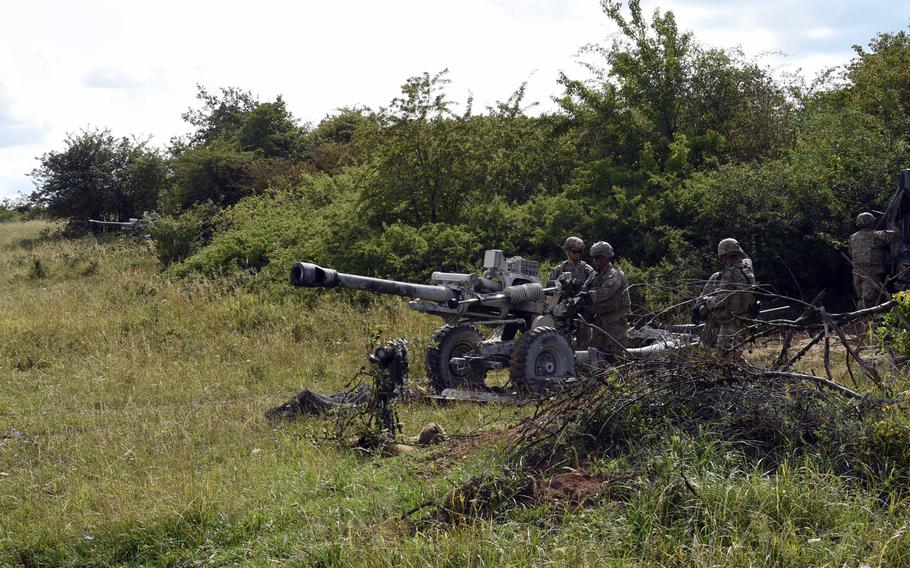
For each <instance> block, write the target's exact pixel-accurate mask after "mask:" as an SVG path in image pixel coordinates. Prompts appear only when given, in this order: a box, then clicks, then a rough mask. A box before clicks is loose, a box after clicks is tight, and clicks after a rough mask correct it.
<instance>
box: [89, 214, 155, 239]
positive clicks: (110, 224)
mask: <svg viewBox="0 0 910 568" xmlns="http://www.w3.org/2000/svg"><path fill="white" fill-rule="evenodd" d="M157 222H158V214H157V213H155V212H154V211H146V212H145V213H144V214H143V215H142V217H141V218H138V219H137V218H136V217H130V218H129V220H128V221H102V220H99V219H89V220H88V226H89V229H91V230H92V232H100V231H103V230H104V229H120V230H121V231H129V232H130V233H132V234H133V235H134V236H137V237H147V236H148V228H149V225H154V224H155V223H157Z"/></svg>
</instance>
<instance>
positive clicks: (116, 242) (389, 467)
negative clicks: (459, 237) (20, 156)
mask: <svg viewBox="0 0 910 568" xmlns="http://www.w3.org/2000/svg"><path fill="white" fill-rule="evenodd" d="M48 231H50V233H48ZM52 234H53V226H50V225H47V224H46V223H41V222H29V223H8V224H3V225H0V273H2V275H3V276H2V278H3V286H2V291H0V385H2V387H0V565H2V566H15V565H25V566H63V565H78V566H124V565H126V566H129V565H133V566H139V565H143V566H190V565H212V566H235V565H250V566H273V565H283V566H295V565H299V566H309V565H323V566H329V565H367V566H385V565H405V566H425V565H437V566H474V565H491V566H502V565H529V564H534V565H554V566H565V565H592V566H593V565H603V564H610V565H618V566H622V565H627V566H634V565H647V564H658V565H677V566H688V565H702V566H741V565H750V564H751V565H778V566H791V565H810V564H812V565H829V566H841V565H844V564H845V563H846V564H847V565H850V566H858V565H859V563H860V562H866V563H869V564H871V565H878V564H882V565H892V566H898V565H906V564H908V563H910V542H908V537H907V536H905V533H906V528H907V525H906V524H905V523H906V522H907V521H906V519H907V508H906V503H905V501H903V500H902V498H900V497H893V498H892V500H891V501H889V500H888V499H887V498H883V497H882V496H881V495H873V494H872V493H871V492H866V491H864V490H862V489H861V488H857V487H855V486H853V485H851V484H850V483H849V482H847V481H845V480H844V479H841V478H838V477H836V476H833V475H831V474H829V473H827V472H826V471H825V470H824V468H823V467H819V466H816V465H815V464H812V463H804V464H798V465H797V466H792V465H791V466H788V465H786V464H785V465H784V466H781V469H777V470H775V471H773V472H770V473H769V472H767V471H763V470H762V469H761V468H750V466H748V465H746V464H745V463H744V462H741V461H740V460H738V459H737V458H736V456H729V455H727V454H725V453H724V450H723V448H722V447H720V446H715V445H712V443H711V442H710V440H693V439H687V438H681V439H677V440H668V441H667V443H666V446H665V448H664V450H662V453H659V455H658V456H657V457H656V458H655V460H654V466H653V468H652V469H651V470H649V471H642V472H640V473H639V477H638V478H637V481H636V485H635V487H636V488H637V489H636V491H635V492H634V498H632V499H629V500H626V501H624V502H613V501H603V502H599V503H597V504H595V505H594V506H591V507H587V508H584V509H581V510H578V511H575V512H570V513H569V514H568V515H565V516H560V517H559V518H560V519H561V520H559V521H554V517H553V515H552V512H553V511H552V510H551V509H552V508H554V507H555V508H558V507H559V505H558V504H551V505H548V506H541V507H537V508H530V509H516V510H515V511H513V512H512V513H510V514H509V515H508V516H506V517H504V518H501V519H497V520H495V521H493V520H488V519H487V520H484V519H479V520H476V521H474V522H472V523H469V524H464V525H459V526H456V527H447V526H433V525H429V526H425V525H411V524H409V523H407V522H403V521H400V520H399V517H400V516H401V515H402V514H403V513H404V512H405V511H408V510H409V509H411V508H412V507H414V506H416V505H417V504H419V503H421V502H423V501H425V500H427V499H436V500H442V499H443V496H444V495H445V494H446V493H447V492H448V491H450V490H451V488H452V487H454V486H456V485H457V484H460V483H462V482H463V481H465V480H466V479H468V478H469V477H470V476H472V475H476V474H479V473H483V472H491V471H497V470H498V467H499V466H498V465H497V464H498V463H499V462H498V458H497V453H496V448H495V446H494V447H491V448H481V449H480V450H479V451H470V452H469V451H466V450H464V451H462V450H458V451H456V450H455V449H453V448H452V447H451V446H448V447H443V448H442V449H441V450H435V449H426V450H420V451H418V452H416V453H414V454H408V455H405V456H399V457H395V458H379V457H374V456H363V455H359V454H357V453H355V452H353V451H350V450H342V449H339V448H338V447H336V446H335V445H333V444H332V443H330V442H328V441H327V438H326V432H327V431H328V430H330V429H331V427H332V423H331V421H330V420H325V419H323V420H319V419H314V420H308V421H301V422H296V423H288V424H271V423H269V422H267V421H266V420H265V419H264V417H263V411H264V410H265V409H267V408H268V407H270V406H274V405H276V404H278V403H281V402H283V401H284V400H286V399H287V398H289V397H291V396H292V395H294V394H295V393H296V392H298V391H299V390H301V389H302V388H305V387H307V388H313V389H314V390H317V391H322V392H332V391H335V390H338V389H340V388H342V387H343V386H344V385H345V384H346V383H347V382H348V381H349V380H350V378H351V377H353V376H354V375H355V374H356V373H357V371H358V370H359V369H360V367H361V366H362V365H363V363H364V362H365V357H366V355H367V353H368V351H369V349H370V348H371V347H372V341H373V339H374V338H377V337H378V338H379V339H388V338H391V337H401V336H403V337H407V338H409V339H410V340H411V342H412V343H411V348H412V374H413V377H412V380H413V381H415V382H419V380H420V378H421V377H422V376H423V374H422V368H421V360H422V356H421V354H422V351H423V348H424V347H425V345H426V344H425V341H426V338H428V337H429V335H430V333H431V332H432V330H433V329H434V328H435V327H436V326H437V325H438V321H437V320H435V319H433V318H430V317H428V316H422V315H420V314H415V313H412V312H410V311H409V310H408V309H407V308H406V306H405V305H404V302H402V301H400V300H399V299H395V298H379V299H366V298H365V297H361V296H351V295H348V296H343V297H339V296H338V295H337V294H335V293H334V292H333V291H328V292H319V291H301V290H294V289H291V288H290V287H288V289H287V290H286V292H281V287H280V286H274V287H270V288H269V290H268V291H266V292H261V293H260V292H258V291H257V290H255V289H253V288H251V287H250V285H249V279H248V278H246V277H244V276H243V275H242V274H241V275H227V276H225V277H224V278H222V279H219V280H218V281H212V280H208V279H197V280H180V281H173V280H169V279H168V278H166V277H163V276H161V275H160V267H159V265H158V261H157V259H156V256H155V252H154V251H153V250H152V249H151V248H150V245H149V244H148V243H146V242H144V241H136V240H132V239H130V238H128V237H125V236H124V237H120V236H118V237H115V238H105V239H103V240H96V239H94V238H91V237H88V238H84V239H81V240H63V239H56V238H53V236H52ZM38 267H40V269H39V268H38ZM275 290H278V291H279V292H277V293H276V292H275ZM528 412H529V410H528V409H515V408H502V407H498V406H495V405H471V404H454V405H446V406H436V405H432V404H423V403H411V404H408V405H403V406H401V407H400V415H401V418H402V421H403V423H404V426H405V431H406V434H410V435H413V434H416V433H417V431H419V429H420V428H421V426H422V425H423V424H424V423H426V422H429V421H435V422H439V423H441V424H442V425H443V426H444V427H445V428H446V429H447V430H448V431H449V432H450V433H456V434H457V433H469V432H473V431H475V430H477V429H479V428H491V427H503V426H506V425H508V424H511V423H514V421H515V420H516V419H517V417H518V416H521V415H523V414H527V413H528ZM597 467H600V468H602V469H604V470H609V469H610V468H616V467H623V464H621V463H614V462H602V463H599V464H598V465H597ZM683 474H684V475H685V477H686V479H688V480H689V481H690V482H691V484H692V486H693V487H695V488H696V489H695V492H694V493H693V492H692V491H690V490H689V489H687V488H686V486H685V485H683V484H680V483H678V482H677V481H678V479H679V478H680V475H683Z"/></svg>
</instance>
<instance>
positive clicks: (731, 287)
mask: <svg viewBox="0 0 910 568" xmlns="http://www.w3.org/2000/svg"><path fill="white" fill-rule="evenodd" d="M717 256H718V257H720V261H721V262H722V263H723V270H720V271H719V272H715V273H714V274H712V275H711V278H709V279H708V282H707V283H705V287H704V289H703V290H702V292H701V296H699V298H698V299H697V300H696V301H695V307H694V308H693V309H692V321H693V322H694V323H699V321H701V320H705V329H704V330H703V331H702V334H701V342H702V344H703V345H708V346H711V347H716V348H717V349H727V348H730V347H731V346H732V344H733V341H734V340H735V339H736V336H737V335H738V334H739V333H740V332H741V331H742V329H743V327H744V326H745V323H746V322H745V319H744V318H745V317H746V316H747V315H748V313H749V308H750V307H751V306H752V302H753V300H754V298H753V294H752V291H751V289H752V287H753V286H754V285H755V273H754V272H753V271H752V260H751V259H749V258H748V257H746V253H744V252H743V249H742V248H741V247H740V246H739V243H738V242H737V241H736V239H724V240H722V241H720V243H718V244H717Z"/></svg>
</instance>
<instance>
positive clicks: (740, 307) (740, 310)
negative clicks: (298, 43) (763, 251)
mask: <svg viewBox="0 0 910 568" xmlns="http://www.w3.org/2000/svg"><path fill="white" fill-rule="evenodd" d="M726 272H727V274H726V275H725V276H727V277H728V278H729V280H728V279H727V278H724V280H725V281H726V282H727V286H725V287H729V288H730V289H733V290H739V291H737V292H735V293H733V294H731V295H730V299H729V300H728V301H727V309H728V310H730V313H733V314H736V315H743V314H745V313H747V312H748V311H749V306H751V305H752V300H753V294H752V287H753V286H755V275H754V274H753V273H752V265H751V263H749V264H746V263H744V262H737V263H736V264H734V265H733V266H731V267H730V268H728V269H727V270H726Z"/></svg>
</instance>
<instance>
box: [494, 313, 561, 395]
mask: <svg viewBox="0 0 910 568" xmlns="http://www.w3.org/2000/svg"><path fill="white" fill-rule="evenodd" d="M574 376H575V350H574V349H573V348H572V342H571V341H569V338H568V337H566V336H565V334H563V333H562V332H560V331H559V330H557V329H554V328H552V327H538V328H535V329H532V330H530V331H527V332H525V333H523V334H522V335H521V337H519V338H518V343H517V345H516V346H515V349H514V350H513V351H512V358H511V361H510V362H509V378H510V379H511V380H512V384H513V385H515V387H516V388H517V389H519V390H534V389H535V388H537V387H539V386H541V385H542V384H543V383H546V382H548V381H552V380H553V379H561V378H565V377H574Z"/></svg>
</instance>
